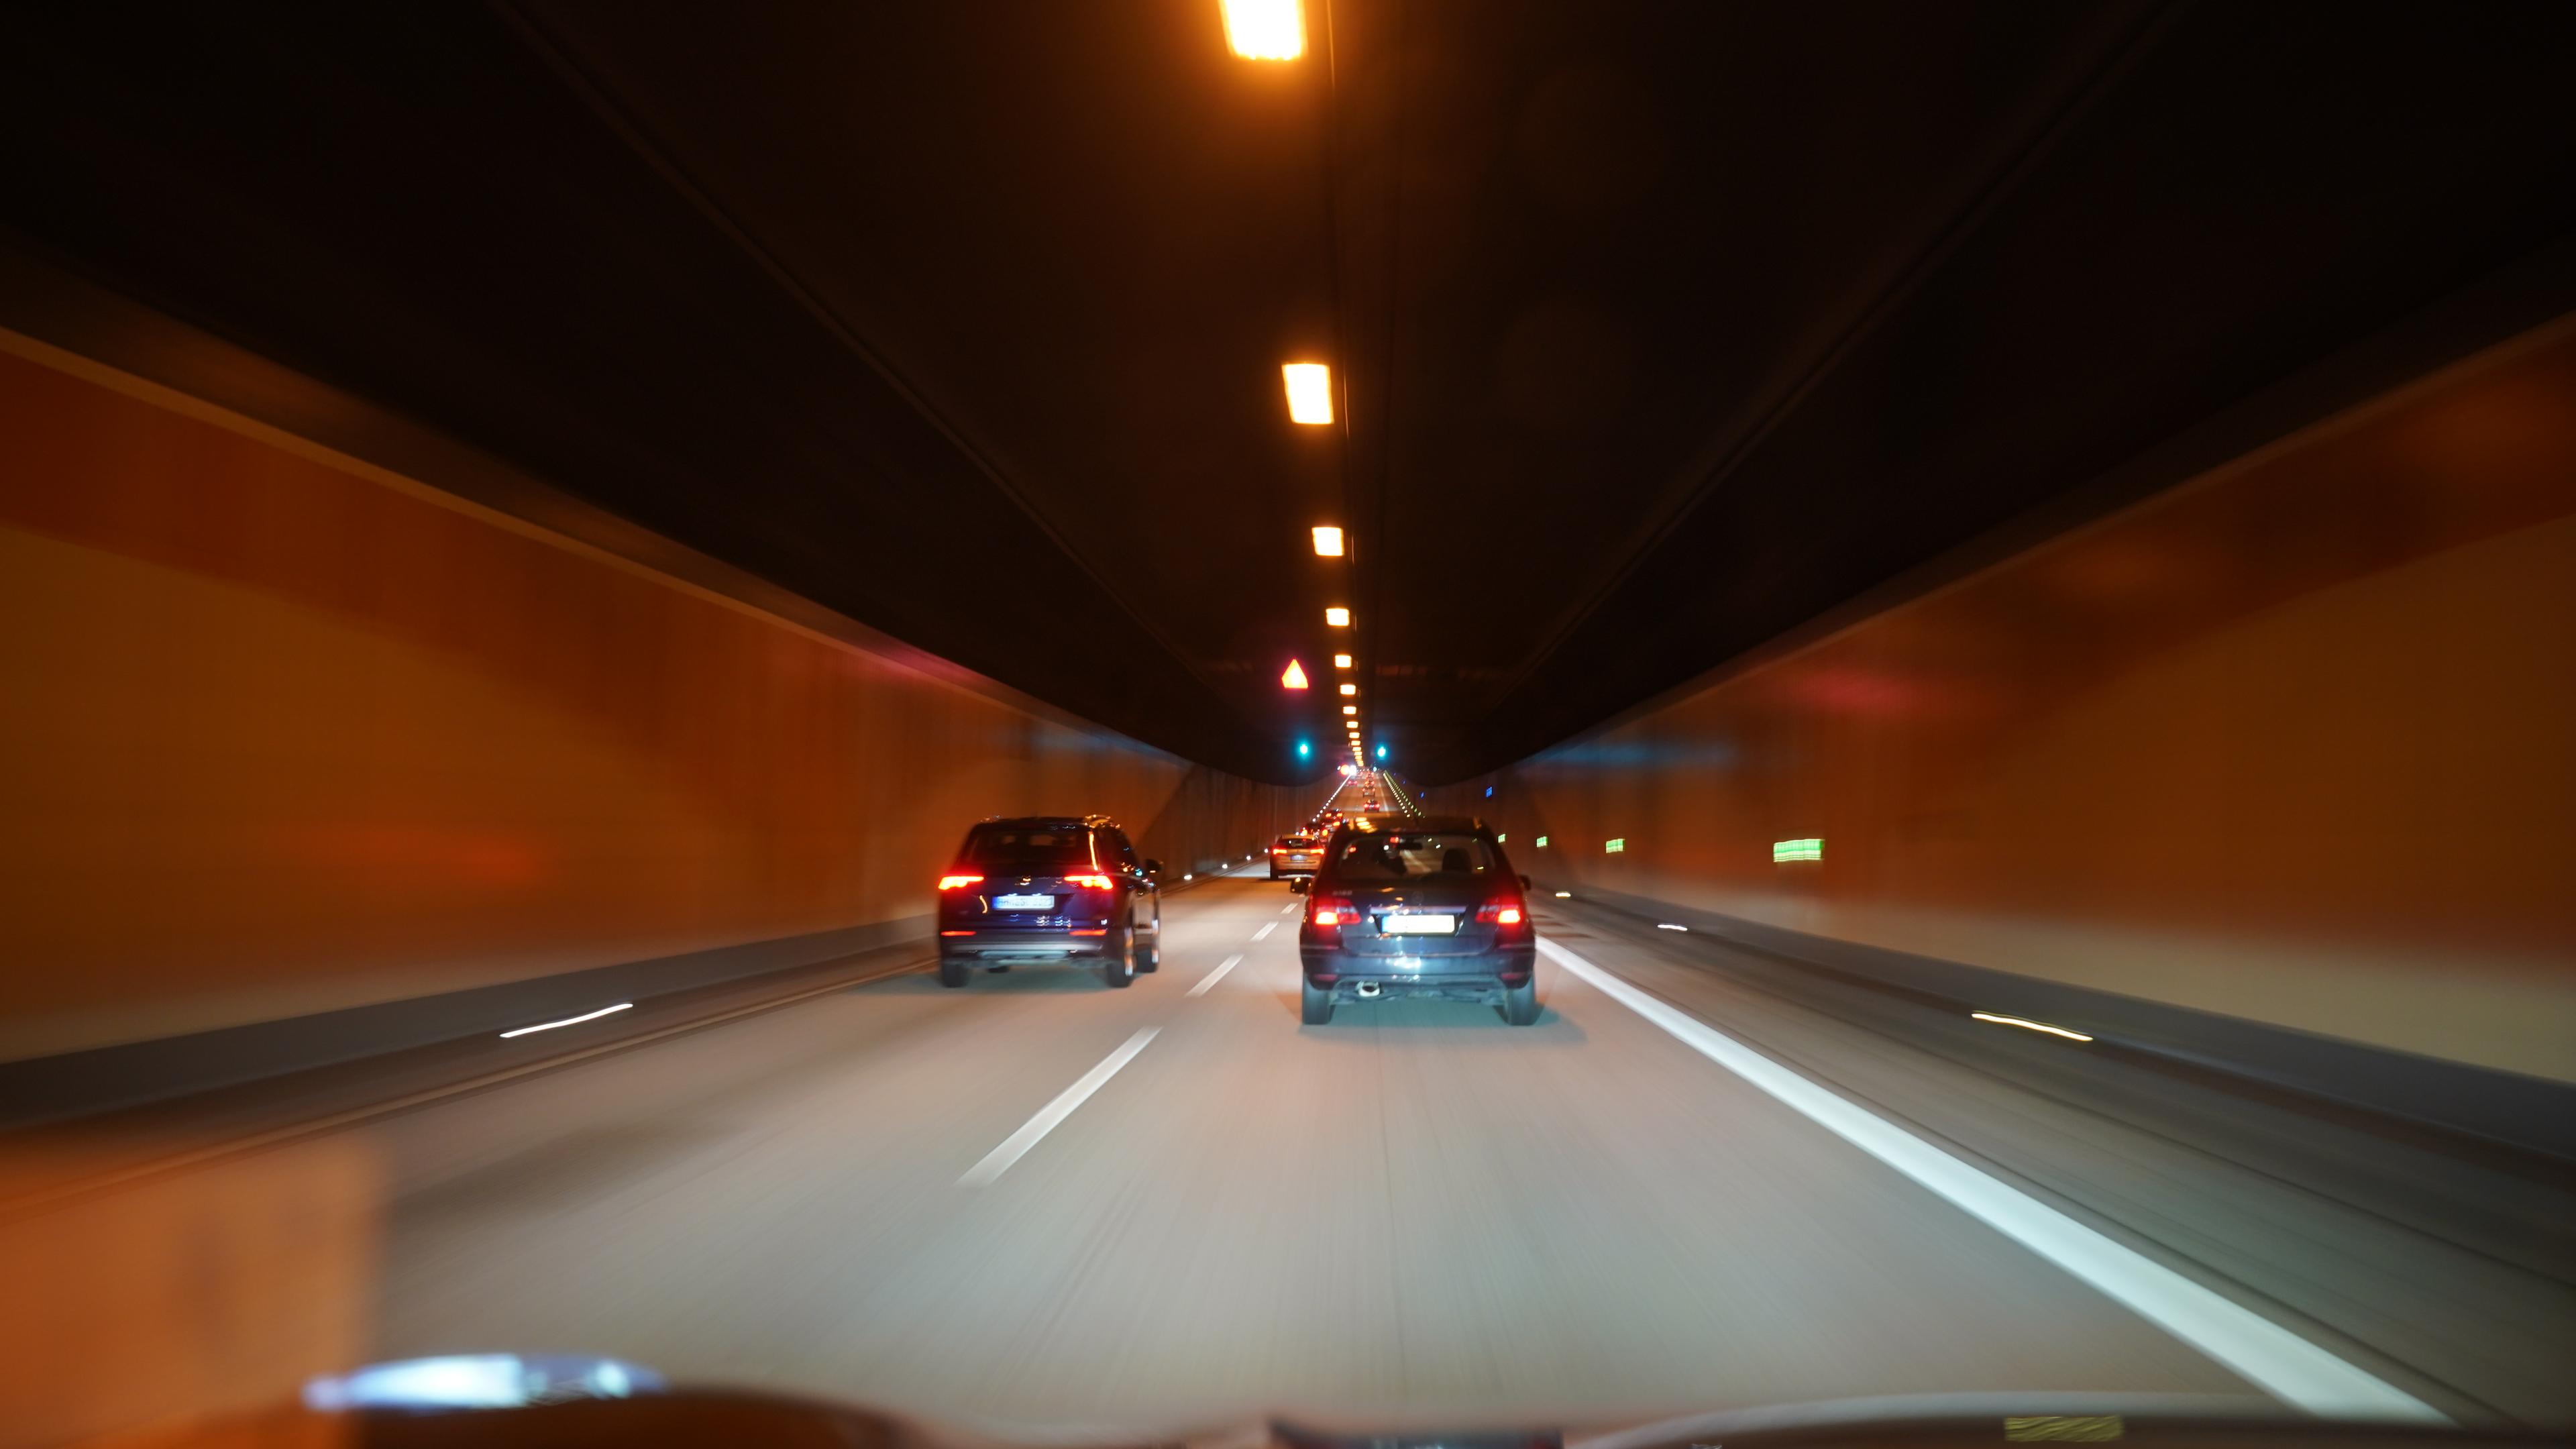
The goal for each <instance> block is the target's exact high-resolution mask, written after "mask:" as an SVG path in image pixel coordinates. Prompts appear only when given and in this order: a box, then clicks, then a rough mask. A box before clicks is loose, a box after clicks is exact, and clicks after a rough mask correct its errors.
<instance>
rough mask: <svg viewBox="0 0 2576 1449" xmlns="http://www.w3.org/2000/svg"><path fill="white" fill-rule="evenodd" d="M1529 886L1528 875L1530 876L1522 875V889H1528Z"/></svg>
mask: <svg viewBox="0 0 2576 1449" xmlns="http://www.w3.org/2000/svg"><path fill="white" fill-rule="evenodd" d="M1529 888H1530V883H1529V877H1528V876H1522V877H1521V889H1522V890H1528V889H1529Z"/></svg>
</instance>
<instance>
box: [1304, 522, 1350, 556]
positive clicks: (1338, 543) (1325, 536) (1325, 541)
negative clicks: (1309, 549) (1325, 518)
mask: <svg viewBox="0 0 2576 1449" xmlns="http://www.w3.org/2000/svg"><path fill="white" fill-rule="evenodd" d="M1307 531H1308V532H1310V533H1312V534H1314V535H1315V556H1316V557H1318V558H1340V557H1341V556H1342V531H1341V530H1340V529H1338V528H1327V527H1324V526H1323V525H1320V524H1319V525H1317V526H1316V527H1314V528H1311V529H1309V530H1307Z"/></svg>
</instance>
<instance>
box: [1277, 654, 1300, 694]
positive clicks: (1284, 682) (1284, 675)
mask: <svg viewBox="0 0 2576 1449" xmlns="http://www.w3.org/2000/svg"><path fill="white" fill-rule="evenodd" d="M1279 683H1280V686H1281V687H1282V688H1285V689H1304V688H1305V687H1306V666H1305V665H1303V664H1300V663H1298V662H1297V661H1296V660H1294V659H1291V660H1289V661H1288V667H1287V668H1285V669H1283V670H1281V671H1279Z"/></svg>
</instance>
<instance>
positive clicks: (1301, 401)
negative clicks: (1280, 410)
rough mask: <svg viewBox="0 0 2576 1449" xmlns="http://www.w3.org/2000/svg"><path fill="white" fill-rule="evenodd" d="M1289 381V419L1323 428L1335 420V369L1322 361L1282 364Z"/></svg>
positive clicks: (1282, 371) (1283, 375)
mask: <svg viewBox="0 0 2576 1449" xmlns="http://www.w3.org/2000/svg"><path fill="white" fill-rule="evenodd" d="M1279 375H1280V376H1282V377H1284V378H1286V379H1287V380H1288V420H1289V421H1290V422H1292V423H1305V424H1307V425H1308V426H1310V427H1320V426H1322V425H1323V424H1325V423H1329V422H1331V421H1332V420H1333V370H1332V369H1331V368H1329V367H1326V366H1325V365H1324V364H1322V363H1320V362H1289V363H1282V364H1281V365H1280V368H1279Z"/></svg>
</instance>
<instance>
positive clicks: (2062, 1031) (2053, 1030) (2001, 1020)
mask: <svg viewBox="0 0 2576 1449" xmlns="http://www.w3.org/2000/svg"><path fill="white" fill-rule="evenodd" d="M1968 1015H1970V1016H1972V1017H1975V1018H1976V1019H1977V1020H1979V1021H1991V1022H1994V1023H1995V1024H1996V1025H1998V1026H2018V1027H2024V1028H2027V1029H2028V1030H2031V1031H2044V1032H2046V1033H2048V1034H2049V1035H2050V1036H2062V1037H2064V1038H2066V1039H2067V1040H2068V1041H2091V1040H2092V1039H2093V1038H2091V1037H2089V1036H2086V1035H2085V1034H2084V1033H2082V1032H2080V1031H2068V1030H2067V1029H2066V1028H2064V1027H2062V1026H2050V1025H2049V1024H2048V1023H2047V1022H2044V1021H2024V1020H2023V1019H2022V1018H2020V1017H2018V1016H1997V1015H1995V1014H1994V1013H1993V1012H1991V1011H1972V1012H1969V1013H1968Z"/></svg>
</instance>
